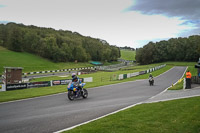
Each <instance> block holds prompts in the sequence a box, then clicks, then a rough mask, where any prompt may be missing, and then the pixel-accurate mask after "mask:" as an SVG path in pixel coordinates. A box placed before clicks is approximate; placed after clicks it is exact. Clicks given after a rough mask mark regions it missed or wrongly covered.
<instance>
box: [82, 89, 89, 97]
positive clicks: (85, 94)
mask: <svg viewBox="0 0 200 133" xmlns="http://www.w3.org/2000/svg"><path fill="white" fill-rule="evenodd" d="M82 97H83V98H87V97H88V91H87V90H86V89H83V92H82Z"/></svg>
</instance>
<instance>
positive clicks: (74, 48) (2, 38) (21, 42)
mask: <svg viewBox="0 0 200 133" xmlns="http://www.w3.org/2000/svg"><path fill="white" fill-rule="evenodd" d="M0 45H1V46H3V47H6V48H8V49H9V50H12V51H16V52H28V53H32V54H35V55H38V56H41V57H44V58H47V59H49V60H52V61H54V62H74V61H78V62H87V61H89V60H94V61H116V60H117V58H119V57H120V50H119V48H118V47H116V46H111V45H109V44H108V43H107V42H106V41H105V40H101V39H95V38H91V37H85V36H82V35H80V34H79V33H77V32H71V31H64V30H54V29H51V28H41V27H36V26H25V25H23V24H15V23H8V24H6V25H4V24H0Z"/></svg>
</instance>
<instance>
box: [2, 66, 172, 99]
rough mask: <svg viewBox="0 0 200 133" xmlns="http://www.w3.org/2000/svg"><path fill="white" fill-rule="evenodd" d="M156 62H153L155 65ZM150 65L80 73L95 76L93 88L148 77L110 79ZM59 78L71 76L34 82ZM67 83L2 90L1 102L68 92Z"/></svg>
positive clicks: (158, 72)
mask: <svg viewBox="0 0 200 133" xmlns="http://www.w3.org/2000/svg"><path fill="white" fill-rule="evenodd" d="M155 65H156V64H153V65H152V67H153V66H155ZM150 66H151V65H149V66H147V65H146V66H141V68H140V69H139V66H137V69H135V70H126V71H123V70H120V71H117V72H97V73H92V74H85V75H80V76H79V77H80V78H85V77H93V82H89V83H87V84H86V86H85V87H86V88H92V87H98V86H103V85H109V84H116V83H121V82H127V81H134V80H138V79H147V78H148V74H144V75H140V76H137V77H132V78H128V79H124V80H110V77H112V76H113V75H116V76H117V75H118V74H125V73H131V72H138V71H142V70H146V68H149V67H150ZM170 68H171V66H166V67H164V68H162V69H160V70H157V71H154V72H153V73H152V74H153V75H154V76H158V75H159V74H161V73H163V72H165V71H167V70H169V69H170ZM59 79H70V77H69V78H68V77H66V78H63V77H57V76H55V77H54V76H52V77H46V78H36V79H34V80H32V82H36V81H50V80H59ZM66 88H67V85H59V86H53V87H41V88H31V89H23V90H13V91H6V92H0V102H6V101H12V100H19V99H25V98H32V97H37V96H43V95H51V94H56V93H61V92H66V91H67V89H66Z"/></svg>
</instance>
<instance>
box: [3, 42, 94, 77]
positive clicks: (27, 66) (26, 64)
mask: <svg viewBox="0 0 200 133" xmlns="http://www.w3.org/2000/svg"><path fill="white" fill-rule="evenodd" d="M5 66H8V67H23V68H24V69H23V72H36V71H43V70H57V69H58V70H60V69H68V68H79V67H89V66H93V65H91V64H89V63H80V62H78V63H72V62H71V63H70V62H68V63H54V62H52V61H50V60H47V59H44V58H42V57H39V56H37V55H33V54H30V53H27V52H14V51H10V50H7V49H6V48H4V47H1V46H0V75H1V74H2V72H3V71H4V68H3V67H5Z"/></svg>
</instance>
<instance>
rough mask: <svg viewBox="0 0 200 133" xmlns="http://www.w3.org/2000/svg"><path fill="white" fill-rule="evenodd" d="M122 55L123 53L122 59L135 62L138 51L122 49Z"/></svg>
mask: <svg viewBox="0 0 200 133" xmlns="http://www.w3.org/2000/svg"><path fill="white" fill-rule="evenodd" d="M120 53H121V57H120V59H124V60H135V54H136V51H133V50H125V49H121V50H120Z"/></svg>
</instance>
